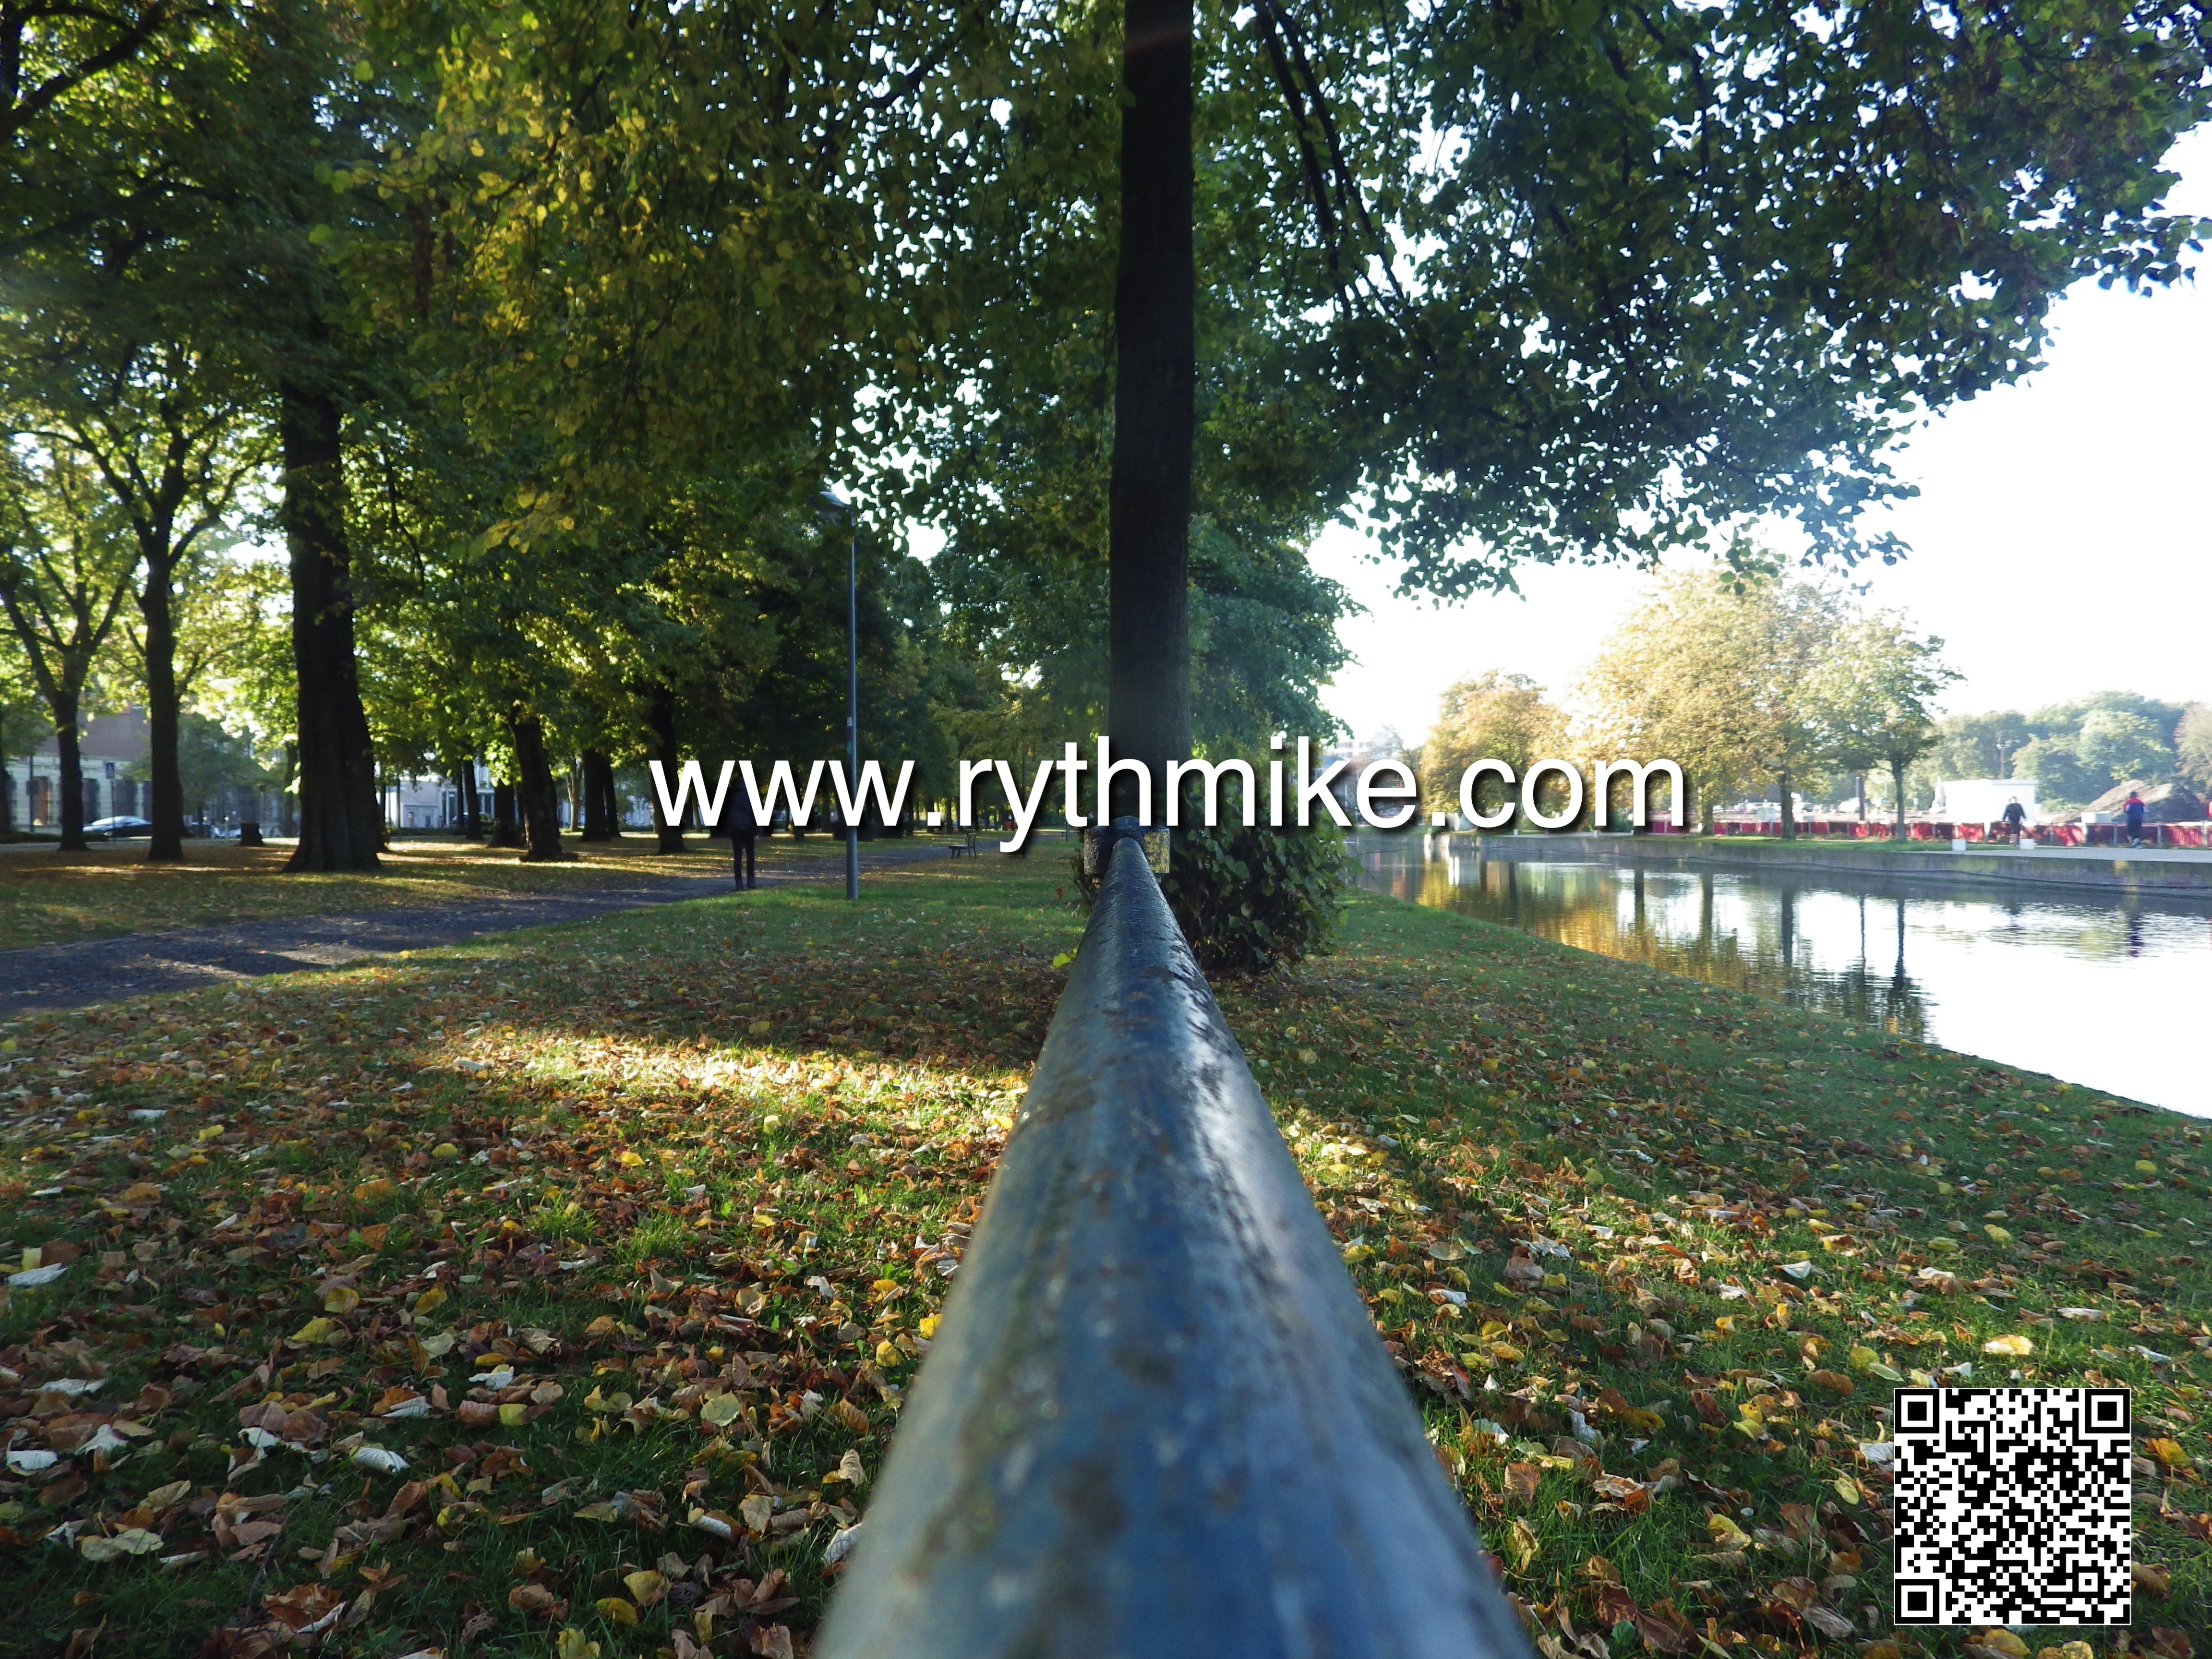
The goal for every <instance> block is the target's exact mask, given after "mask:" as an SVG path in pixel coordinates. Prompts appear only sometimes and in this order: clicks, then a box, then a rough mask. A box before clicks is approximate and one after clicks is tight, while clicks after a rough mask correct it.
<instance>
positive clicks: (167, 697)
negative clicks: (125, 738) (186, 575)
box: [138, 557, 185, 864]
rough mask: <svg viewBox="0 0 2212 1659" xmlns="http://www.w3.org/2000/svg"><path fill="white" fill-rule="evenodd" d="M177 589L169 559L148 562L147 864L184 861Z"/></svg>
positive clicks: (144, 603) (142, 598)
mask: <svg viewBox="0 0 2212 1659" xmlns="http://www.w3.org/2000/svg"><path fill="white" fill-rule="evenodd" d="M175 609H176V603H175V589H174V587H173V584H172V581H171V578H170V569H169V565H168V562H167V561H166V560H157V559H155V558H150V557H149V559H148V560H147V561H146V585H145V586H143V587H142V588H140V589H139V590H138V615H139V617H140V619H141V620H142V621H143V622H144V623H145V624H146V636H145V668H146V760H147V774H148V779H149V784H150V786H151V787H150V789H149V793H150V794H151V796H152V799H151V800H150V801H149V803H148V811H147V813H146V816H147V817H148V818H149V819H150V820H152V822H153V825H154V832H153V835H152V836H151V837H150V838H149V841H148V842H147V847H146V861H147V862H148V863H149V864H181V863H182V862H184V857H185V785H184V780H183V778H182V776H181V775H179V771H178V768H177V621H176V614H175Z"/></svg>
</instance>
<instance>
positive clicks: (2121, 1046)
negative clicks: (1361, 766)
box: [1355, 834, 2212, 1117]
mask: <svg viewBox="0 0 2212 1659" xmlns="http://www.w3.org/2000/svg"><path fill="white" fill-rule="evenodd" d="M1355 845H1356V849H1357V854H1358V860H1359V871H1360V883H1361V884H1362V885H1363V886H1364V887H1366V888H1368V889H1370V890H1373V891H1375V892H1378V893H1388V894H1390V895H1392V896H1395V897H1398V898H1405V899H1412V900H1413V901H1415V902H1418V903H1421V904H1428V905H1434V906H1437V907H1439V908H1444V909H1449V910H1457V911H1460V912H1462V913H1463V914H1465V915H1471V916H1480V917H1481V918H1482V919H1483V920H1484V921H1495V922H1500V923H1503V924H1504V925H1505V926H1506V927H1518V928H1520V929H1522V931H1524V932H1527V933H1535V934H1539V935H1541V937H1543V938H1545V939H1555V940H1557V941H1558V942H1559V943H1560V944H1562V945H1574V946H1577V948H1579V949H1581V950H1584V951H1596V952H1597V953H1598V954H1600V955H1601V956H1608V957H1620V958H1622V959H1624V960H1626V961H1632V962H1641V963H1645V964H1647V965H1648V966H1650V967H1653V968H1657V969H1663V970H1665V971H1666V972H1668V973H1671V974H1680V975H1683V976H1685V977H1686V978H1690V979H1699V980H1704V981H1707V982H1709V983H1711V984H1715V985H1723V986H1728V987H1732V988H1734V989H1735V990H1740V991H1749V992H1752V993H1754V994H1758V995H1760V996H1766V997H1772V998H1775V999H1776V1000H1780V1001H1784V1002H1794V1003H1798V1004H1802V1005H1804V1006H1809V1007H1814V1008H1820V1009H1824V1010H1826V1011H1827V1012H1832V1013H1835V1014H1838V1015H1841V1016H1842V1017H1843V1018H1846V1019H1849V1020H1850V1021H1852V1022H1854V1023H1856V1024H1863V1025H1869V1026H1873V1027H1879V1028H1881V1029H1886V1030H1893V1031H1896V1032H1899V1033H1900V1034H1902V1035H1904V1036H1910V1037H1914V1038H1917V1039H1918V1040H1919V1041H1921V1042H1934V1043H1941V1044H1942V1045H1943V1046H1944V1047H1945V1048H1955V1049H1958V1050H1960V1052H1962V1053H1965V1054H1978V1055H1981V1056H1983V1057H1984V1058H1985V1059H1989V1060H2002V1061H2004V1062H2005V1063H2007V1064H2008V1065H2014V1066H2022V1067H2025V1068H2026V1069H2027V1070H2029V1071H2034V1072H2042V1073H2047V1074H2048V1075H2050V1076H2052V1077H2057V1078H2061V1079H2064V1080H2066V1081H2067V1082H2069V1083H2075V1084H2081V1085H2087V1086H2089V1087H2093V1088H2097V1089H2103V1090H2107V1091H2111V1092H2112V1093H2113V1094H2117V1095H2121V1096H2124V1097H2127V1098H2129V1099H2132V1100H2139V1101H2142V1102H2145V1103H2148V1104H2151V1105H2155V1106H2165V1107H2168V1108H2171V1109H2173V1110H2175V1111H2180V1112H2187V1113H2189V1114H2191V1115H2193V1116H2197V1117H2212V1044H2208V1043H2207V1042H2206V1041H2205V1036H2206V1027H2207V1021H2208V1015H2212V901H2200V900H2190V899H2166V900H2157V899H2140V900H2138V899H2122V898H2114V899H2105V898H2102V897H2101V896H2099V895H2096V894H2093V893H2087V894H2083V895H2081V896H2078V897H2067V898H2052V897H2051V896H2047V895H2045V894H2042V893H2036V894H2033V895H2032V896H2031V895H2025V894H2023V895H2019V896H2015V895H2014V894H2012V893H2011V892H2008V890H2004V889H2002V888H2000V887H1996V886H1995V885H1992V884H1979V883H1977V884H1972V886H1971V887H1969V886H1968V885H1966V884H1961V886H1960V890H1957V891H1950V890H1946V889H1944V888H1942V887H1939V886H1936V885H1934V884H1929V883H1926V882H1909V883H1906V882H1883V881H1881V880H1879V879H1873V880H1864V881H1855V880H1850V879H1846V878H1831V877H1828V876H1826V875H1821V874H1814V873H1812V872H1807V873H1806V875H1805V877H1804V878H1802V879H1798V878H1796V877H1794V876H1789V875H1784V874H1782V873H1781V872H1776V873H1774V874H1757V875H1753V874H1739V873H1736V872H1731V871H1725V870H1713V871H1692V870H1683V869H1680V868H1677V867H1673V866H1668V867H1665V868H1659V867H1653V868H1648V869H1646V868H1639V867H1638V866H1634V865H1625V864H1611V863H1607V864H1596V863H1591V862H1588V861H1584V860H1571V859H1566V858H1556V859H1555V858H1550V857H1544V856H1536V857H1530V856H1528V854H1526V853H1520V854H1516V855H1515V856H1498V855H1496V854H1489V855H1486V854H1485V853H1484V852H1483V850H1482V848H1481V847H1480V844H1479V838H1478V837H1475V836H1449V837H1445V838H1443V840H1442V841H1441V842H1437V843H1433V844H1425V842H1424V840H1423V838H1422V837H1420V836H1414V835H1397V836H1386V835H1375V834H1365V835H1362V836H1359V837H1358V841H1357V842H1356V843H1355ZM1431 845H1433V847H1434V848H1435V850H1434V851H1431Z"/></svg>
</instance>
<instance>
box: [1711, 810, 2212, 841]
mask: <svg viewBox="0 0 2212 1659" xmlns="http://www.w3.org/2000/svg"><path fill="white" fill-rule="evenodd" d="M1894 827H1895V826H1893V825H1892V824H1887V823H1860V822H1859V821H1858V820H1857V818H1800V819H1798V820H1797V833H1798V834H1799V835H1800V836H1803V837H1805V838H1806V839H1807V840H1808V841H1814V840H1821V839H1828V840H1836V841H1887V840H1889V839H1890V836H1891V831H1892V830H1893V828H1894ZM1712 833H1713V834H1715V835H1717V836H1779V835H1781V833H1782V826H1781V825H1780V824H1779V823H1777V822H1775V821H1774V820H1773V819H1772V818H1729V817H1716V818H1715V819H1714V820H1713V825H1712ZM2027 836H2028V839H2030V840H2032V841H2033V842H2036V843H2037V844H2038V845H2039V846H2043V847H2121V846H2124V845H2125V844H2126V842H2127V838H2128V832H2127V826H2126V825H2125V824H2120V823H2045V824H2037V825H2033V826H2031V827H2030V828H2029V829H2028V830H2027ZM1905 839H1906V840H1907V841H1914V842H1951V841H1954V840H1959V839H1964V840H1966V841H1969V842H1993V843H1996V844H1997V845H2000V846H2008V845H2010V844H2011V840H2012V838H2011V836H2009V835H2008V834H2007V833H2006V831H2005V828H2004V826H2003V825H2002V824H2001V823H1942V822H1938V821H1924V820H1919V819H1907V820H1906V822H1905ZM2142 841H2143V845H2144V846H2146V847H2193V848H2203V847H2212V823H2146V824H2145V825H2143V833H2142Z"/></svg>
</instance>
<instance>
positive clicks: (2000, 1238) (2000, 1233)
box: [1982, 1221, 2012, 1244]
mask: <svg viewBox="0 0 2212 1659" xmlns="http://www.w3.org/2000/svg"><path fill="white" fill-rule="evenodd" d="M1982 1231H1984V1232H1985V1233H1987V1234H1988V1235H1989V1236H1990V1243H1996V1244H2009V1243H2012V1235H2011V1234H2010V1233H2008V1232H2007V1231H2005V1230H2004V1229H2003V1228H2002V1227H2000V1226H1998V1225H1997V1224H1996V1222H1994V1221H1992V1222H1991V1223H1990V1225H1988V1226H1986V1227H1984V1228H1983V1229H1982Z"/></svg>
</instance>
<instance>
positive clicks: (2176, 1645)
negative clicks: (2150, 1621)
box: [2150, 1625, 2196, 1659]
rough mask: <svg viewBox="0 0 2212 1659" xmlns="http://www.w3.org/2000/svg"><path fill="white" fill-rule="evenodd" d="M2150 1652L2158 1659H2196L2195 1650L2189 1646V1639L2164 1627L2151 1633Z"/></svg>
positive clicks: (2170, 1628)
mask: <svg viewBox="0 0 2212 1659" xmlns="http://www.w3.org/2000/svg"><path fill="white" fill-rule="evenodd" d="M2150 1650H2151V1651H2152V1652H2153V1653H2154V1654H2156V1655H2157V1656H2158V1659H2196V1650H2195V1649H2193V1648H2191V1646H2190V1644H2189V1638H2187V1637H2186V1636H2184V1635H2183V1634H2182V1633H2181V1632H2179V1631H2178V1630H2175V1629H2173V1628H2172V1627H2171V1626H2166V1625H2160V1626H2159V1627H2158V1628H2157V1629H2155V1630H2154V1631H2152V1632H2151V1633H2150Z"/></svg>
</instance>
